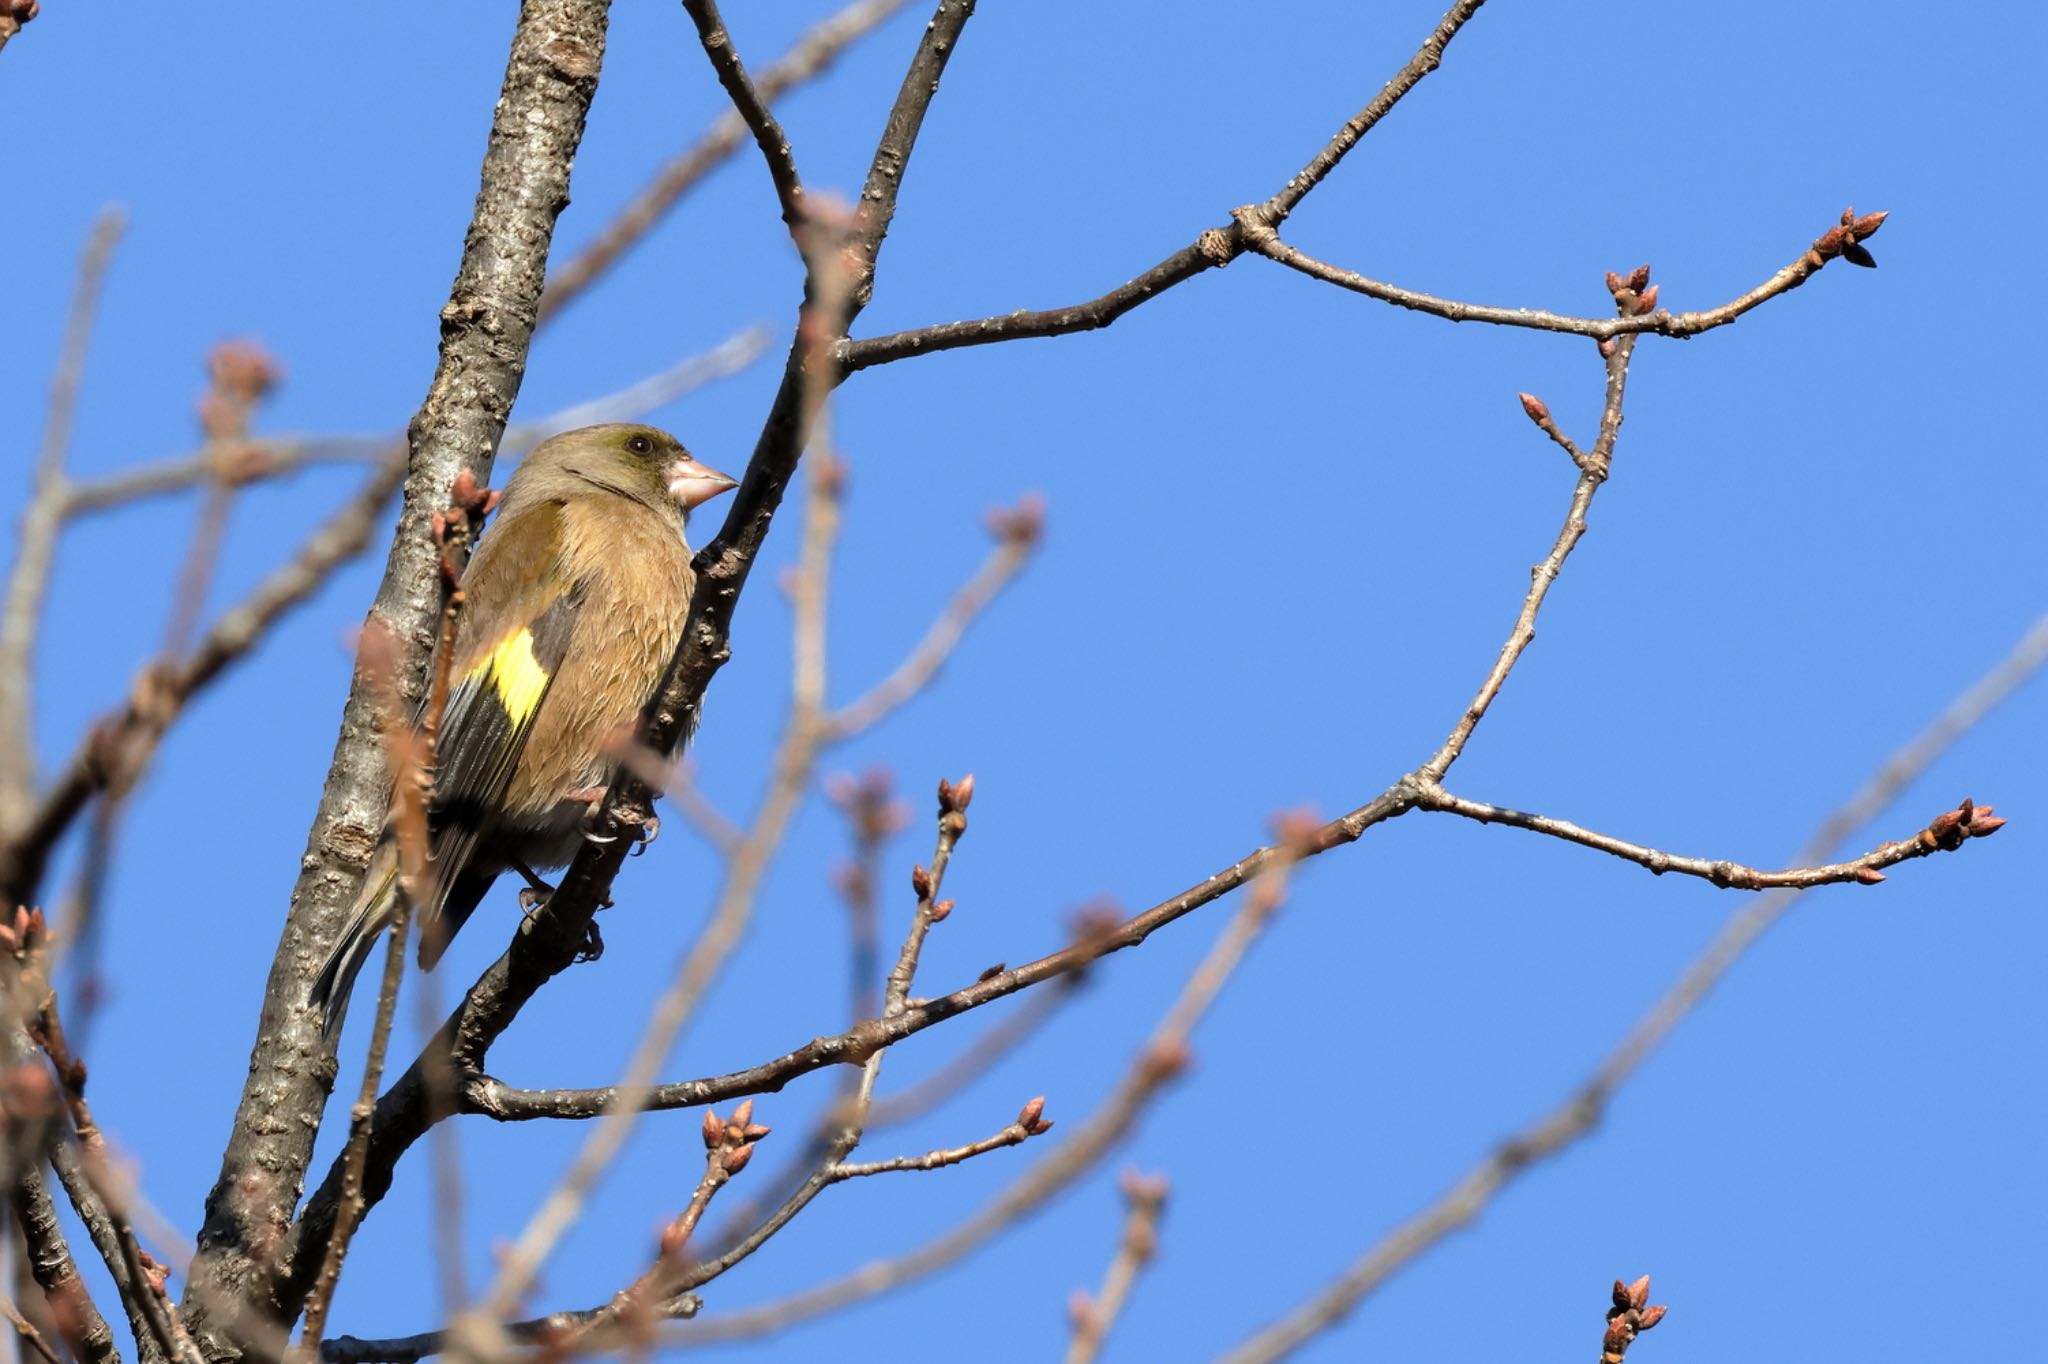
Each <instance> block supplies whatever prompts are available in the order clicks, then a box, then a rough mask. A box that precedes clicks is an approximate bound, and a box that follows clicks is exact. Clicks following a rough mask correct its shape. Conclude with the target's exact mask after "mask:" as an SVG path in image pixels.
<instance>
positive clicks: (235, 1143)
mask: <svg viewBox="0 0 2048 1364" xmlns="http://www.w3.org/2000/svg"><path fill="white" fill-rule="evenodd" d="M607 12H608V5H607V3H606V0H525V3H524V4H523V5H522V6H521V9H520V13H519V17H518V21H517V25H516V27H515V29H514V32H513V35H512V43H511V51H510V55H509V57H508V59H507V63H506V69H505V78H504V82H503V87H502V91H501V94H500V97H499V100H498V103H497V107H496V110H495V112H494V115H493V118H492V125H491V133H490V138H489V142H488V144H487V146H486V149H485V153H484V161H483V169H482V173H481V176H480V184H479V188H478V192H477V201H476V208H475V210H474V212H473V214H472V217H471V220H470V225H469V231H468V234H467V236H466V238H465V241H464V245H463V254H462V261H461V264H460V266H459V267H458V270H457V273H456V278H455V282H454V286H453V288H452V290H451V292H450V296H449V300H448V304H447V306H446V307H445V308H443V309H442V312H441V324H442V332H441V347H440V356H439V361H438V363H437V365H436V368H435V374H434V379H433V382H432V384H431V385H430V386H429V388H428V391H427V394H426V397H425V399H424V401H423V402H422V404H421V406H420V410H419V412H418V413H417V414H416V415H415V417H414V418H413V420H412V423H411V424H410V427H409V438H410V445H411V457H410V460H409V466H410V467H409V471H408V474H407V487H406V494H407V495H406V500H405V510H404V512H403V514H402V516H401V518H400V522H399V527H398V530H397V533H396V534H395V535H394V536H393V538H392V543H391V551H390V554H389V557H388V558H387V560H386V564H385V573H384V580H383V583H382V585H381V586H380V588H379V590H378V594H377V599H376V602H375V603H374V604H373V606H372V607H371V615H372V617H373V618H374V619H378V620H381V621H383V622H384V623H385V624H386V625H387V626H388V627H389V628H390V629H391V630H392V632H393V635H394V637H395V638H396V639H397V640H398V641H399V642H400V644H401V647H402V654H401V657H400V659H399V661H398V666H397V667H396V668H395V676H396V677H397V679H398V684H399V687H400V690H401V692H402V693H403V694H405V695H406V696H407V697H408V698H410V697H414V696H417V695H418V693H419V691H420V688H421V685H422V682H423V680H424V674H425V670H426V660H427V654H428V651H429V648H430V647H431V645H432V642H433V638H434V625H435V621H436V618H437V617H438V615H439V613H440V603H441V598H440V590H439V574H440V555H439V552H438V547H437V546H435V545H434V544H433V543H432V540H431V538H430V536H429V535H428V533H427V531H428V521H429V519H430V518H431V516H432V514H433V513H434V512H435V511H437V510H438V509H440V508H441V507H443V506H445V505H446V504H447V500H448V490H449V487H450V485H451V484H452V483H453V482H454V479H455V476H456V473H457V472H458V471H459V470H461V469H463V468H468V469H469V470H470V471H471V472H472V473H473V474H475V475H476V476H477V478H478V479H479V481H487V480H488V477H489V473H490V467H491V461H492V458H493V453H494V451H495V450H496V447H497V444H498V440H499V438H500V437H501V436H502V435H503V434H504V430H505V423H506V419H507V416H508V415H509V413H510V412H511V409H512V404H513V402H514V400H515V399H516V398H517V396H518V392H519V385H520V380H521V378H522V377H523V374H524V369H525V359H526V354H527V349H528V346H529V344H530V342H531V339H532V335H533V328H534V322H535V317H536V314H537V309H538V305H539V301H540V292H541V285H542V282H543V278H544V276H545V274H546V269H547V255H548V248H549V245H550V244H551V242H552V240H553V236H554V226H555V219H556V216H557V215H558V214H559V213H560V212H561V210H562V208H563V207H564V206H565V205H566V204H567V203H568V198H569V169H570V165H571V162H572V161H573V160H574V157H575V152H576V148H577V145H578V143H579V142H580V141H581V139H582V135H583V125H584V117H585V115H586V114H587V112H588V111H589V107H590V100H591V97H592V95H593V94H594V93H595V91H596V89H597V78H598V71H599V67H600V65H601V63H602V60H603V55H604V37H605V23H606V18H607ZM376 710H377V706H376V698H375V697H374V696H372V695H371V694H370V692H369V690H368V689H367V688H366V687H365V686H364V685H362V682H361V679H358V682H357V684H356V685H355V686H354V687H352V688H351V690H350V695H349V700H348V703H347V706H346V708H345V710H344V713H343V718H342V724H341V728H340V733H339V735H338V738H337V741H336V745H335V753H334V759H333V762H332V765H331V766H330V769H329V773H328V779H327V782H326V784H325V786H324V788H323V790H322V793H321V801H320V809H319V811H318V813H317V814H316V815H315V818H314V821H313V828H312V832H311V834H310V837H309V840H308V846H307V850H306V855H305V858H304V860H303V862H302V864H301V865H302V871H301V873H300V875H299V878H298V882H297V884H296V885H295V887H294V889H293V894H292V901H291V905H292V907H291V911H290V913H289V915H288V916H287V917H286V920H285V926H284V930H283V934H282V937H281V939H280V941H279V944H278V950H277V953H276V956H275V957H274V959H273V962H272V966H271V971H270V976H269V979H268V981H267V982H266V985H265V992H264V997H265V999H266V1001H267V1007H266V1008H265V1009H264V1012H263V1020H262V1026H261V1029H260V1032H259V1035H258V1037H257V1040H256V1043H255V1047H254V1050H253V1052H252V1055H251V1058H250V1067H249V1076H248V1079H247V1081H246V1083H245V1085H244V1087H243V1091H242V1099H241V1103H240V1105H239V1107H238V1109H237V1112H236V1117H235V1126H234V1131H233V1134H232V1136H231V1137H230V1139H229V1142H228V1146H227V1150H226V1152H225V1154H224V1158H223V1160H222V1163H221V1173H220V1178H219V1180H218V1182H217V1183H216V1184H215V1186H214V1189H213V1192H212V1194H211V1195H210V1197H209V1198H208V1200H207V1221H206V1226H205V1229H204V1233H203V1234H202V1236H201V1244H200V1253H199V1255H198V1257H197V1258H196V1259H195V1261H194V1262H193V1269H192V1274H191V1278H190V1281H189V1284H188V1287H187V1292H186V1310H187V1312H188V1314H189V1315H190V1316H191V1318H192V1320H193V1322H194V1326H195V1329H196V1330H197V1331H199V1332H200V1333H201V1335H202V1336H204V1337H205V1338H206V1339H207V1341H208V1349H209V1351H211V1352H214V1353H216V1354H221V1355H230V1354H234V1353H236V1352H237V1345H236V1343H235V1341H234V1340H233V1339H232V1338H231V1335H232V1331H231V1324H230V1323H227V1322H225V1321H221V1320H219V1319H218V1318H217V1314H216V1313H215V1312H213V1311H211V1310H209V1309H210V1308H211V1307H212V1306H213V1305H214V1304H235V1303H250V1304H253V1303H259V1302H270V1301H273V1300H276V1299H275V1297H274V1294H273V1291H272V1289H273V1285H274V1282H275V1279H276V1277H277V1276H278V1275H279V1274H280V1272H281V1271H282V1270H283V1268H284V1266H283V1265H282V1264H281V1263H280V1262H279V1261H278V1260H277V1259H276V1252H277V1251H278V1250H280V1249H282V1247H281V1246H277V1245H276V1244H275V1241H276V1239H277V1238H276V1237H275V1236H274V1234H273V1233H274V1231H275V1229H278V1228H283V1227H286V1226H288V1225H289V1223H290V1218H291V1211H292V1206H293V1204H294V1202H295V1201H296V1194H297V1191H298V1189H299V1187H300V1183H301V1181H302V1179H303V1178H304V1172H305V1168H306V1162H307V1160H308V1159H309V1158H310V1156H311V1155H312V1149H313V1139H314V1136H315V1134H316V1132H317V1127H318V1124H317V1121H316V1120H315V1119H316V1117H317V1115H318V1114H319V1112H320V1111H321V1109H322V1107H323V1105H324V1103H325V1101H326V1098H327V1091H328V1086H329V1085H330V1083H331V1079H330V1075H331V1072H330V1071H329V1070H327V1069H326V1068H324V1067H321V1066H317V1065H309V1064H307V1063H306V1058H308V1057H310V1056H318V1055H320V1054H321V1053H322V1052H323V1051H324V1049H325V1043H324V1041H323V1039H322V1036H321V1023H320V1011H319V1010H318V1009H316V1008H312V1007H310V1006H309V1005H308V1004H307V1003H306V1002H305V1001H306V1000H307V999H308V986H309V984H310V977H311V975H312V973H313V972H314V971H315V970H316V969H317V967H318V964H319V963H320V962H321V961H322V960H323V959H324V958H325V956H326V954H327V950H328V948H329V947H330V946H331V945H332V944H333V942H334V940H335V939H336V938H337V937H338V936H339V934H340V932H341V929H342V923H343V920H344V918H345V917H346V915H347V912H348V909H349V906H350V904H351V903H352V901H353V899H354V896H355V893H356V890H357V888H358V886H359V884H360V882H361V880H362V875H363V869H364V867H365V865H366V864H367V862H368V860H369V856H370V853H371V851H372V849H374V847H375V846H376V841H377V830H378V826H379V825H380V824H381V822H382V819H383V814H384V810H385V806H386V804H387V803H388V798H387V796H386V786H385V780H386V774H385V772H384V770H383V768H384V764H383V761H382V754H381V752H380V750H379V745H378V743H377V741H376V729H377V721H376ZM296 1305H297V1303H296V1302H293V1303H291V1304H290V1305H288V1306H286V1307H285V1309H284V1310H285V1311H286V1313H287V1314H289V1313H290V1312H291V1310H292V1308H293V1307H295V1306H296Z"/></svg>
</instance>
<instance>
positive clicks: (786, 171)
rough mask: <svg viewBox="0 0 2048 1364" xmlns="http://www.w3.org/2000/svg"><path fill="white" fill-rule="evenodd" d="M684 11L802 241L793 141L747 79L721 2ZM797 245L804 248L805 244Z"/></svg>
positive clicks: (687, 4)
mask: <svg viewBox="0 0 2048 1364" xmlns="http://www.w3.org/2000/svg"><path fill="white" fill-rule="evenodd" d="M683 8H684V9H685V10H687V11H689V15H690V19H691V22H693V23H695V24H696V25H697V40H698V41H699V42H701V43H702V44H703V45H704V55H705V56H707V57H709V58H710V59H711V69H712V70H713V71H715V72H717V74H718V83H719V84H720V85H722V86H724V87H725V93H726V96H727V98H729V99H731V100H732V107H733V110H734V112H736V113H737V114H739V116H740V120H741V121H742V122H743V123H745V124H746V125H747V130H748V131H749V132H751V133H753V135H754V145H755V146H757V147H759V148H760V149H761V159H762V160H763V161H765V162H767V163H768V178H769V179H770V180H772V181H774V183H775V198H776V201H777V202H778V203H780V204H781V205H782V221H783V223H784V225H786V226H787V227H788V228H789V231H790V235H791V236H797V235H798V234H799V233H800V232H801V231H802V229H803V225H804V218H805V214H804V184H803V177H802V176H801V175H799V174H798V173H797V168H796V154H795V153H794V152H793V151H791V150H790V145H789V138H788V137H787V136H785V135H784V133H783V131H782V125H781V124H780V123H777V122H776V121H775V115H774V114H772V113H770V112H768V102H767V100H766V99H765V98H763V97H762V94H761V92H760V91H759V90H758V89H756V88H755V86H754V80H753V77H751V76H749V75H748V74H747V68H746V65H745V63H743V62H741V60H740V54H739V49H738V48H736V47H735V46H733V41H732V34H731V33H730V32H728V31H727V30H726V27H725V18H724V16H722V15H720V14H719V12H718V3H717V0H683ZM798 246H799V247H801V246H802V242H801V241H799V242H798Z"/></svg>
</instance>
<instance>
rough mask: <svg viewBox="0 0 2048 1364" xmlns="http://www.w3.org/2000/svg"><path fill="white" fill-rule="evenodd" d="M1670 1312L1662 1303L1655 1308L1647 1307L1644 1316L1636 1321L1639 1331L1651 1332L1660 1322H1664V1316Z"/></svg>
mask: <svg viewBox="0 0 2048 1364" xmlns="http://www.w3.org/2000/svg"><path fill="white" fill-rule="evenodd" d="M1670 1310H1671V1309H1670V1308H1668V1307H1666V1306H1664V1304H1662V1303H1658V1304H1657V1305H1656V1306H1655V1307H1645V1308H1644V1309H1643V1314H1642V1316H1640V1317H1638V1318H1637V1319H1636V1329H1637V1330H1638V1331H1647V1330H1649V1329H1650V1328H1651V1327H1653V1326H1655V1325H1656V1324H1657V1323H1658V1322H1660V1321H1662V1320H1664V1314H1665V1313H1666V1312H1668V1311H1670Z"/></svg>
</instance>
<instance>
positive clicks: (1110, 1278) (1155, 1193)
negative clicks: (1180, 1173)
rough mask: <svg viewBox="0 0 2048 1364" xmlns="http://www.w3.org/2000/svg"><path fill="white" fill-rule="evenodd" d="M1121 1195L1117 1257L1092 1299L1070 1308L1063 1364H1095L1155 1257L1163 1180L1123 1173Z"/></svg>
mask: <svg viewBox="0 0 2048 1364" xmlns="http://www.w3.org/2000/svg"><path fill="white" fill-rule="evenodd" d="M1118 1182H1119V1184H1120V1186H1121V1187H1122V1189H1123V1195H1124V1205H1125V1211H1124V1230H1123V1236H1122V1237H1121V1238H1120V1239H1119V1241H1118V1242H1117V1248H1116V1256H1115V1258H1113V1259H1112V1260H1111V1261H1110V1262H1109V1269H1108V1271H1107V1272H1106V1273H1104V1275H1103V1276H1102V1288H1101V1290H1100V1291H1099V1292H1097V1293H1096V1294H1095V1296H1094V1297H1092V1298H1091V1297H1089V1296H1088V1294H1086V1293H1076V1294H1075V1295H1074V1301H1073V1304H1072V1314H1073V1318H1074V1339H1073V1342H1072V1343H1071V1344H1070V1345H1068V1347H1067V1364H1094V1361H1095V1360H1096V1359H1097V1358H1098V1357H1099V1356H1100V1355H1101V1354H1102V1343H1103V1342H1104V1341H1105V1340H1107V1339H1108V1338H1109V1328H1110V1327H1111V1326H1113V1325H1115V1324H1116V1319H1117V1317H1118V1316H1120V1315H1121V1314H1122V1313H1123V1310H1124V1303H1125V1302H1127V1301H1128V1300H1129V1299H1130V1296H1131V1288H1132V1286H1133V1285H1134V1284H1136V1283H1137V1281H1138V1275H1139V1274H1140V1273H1141V1272H1143V1270H1144V1268H1145V1266H1146V1265H1148V1264H1150V1263H1151V1262H1152V1257H1153V1256H1154V1255H1156V1254H1158V1253H1159V1217H1160V1214H1161V1213H1162V1212H1163V1211H1164V1210H1165V1207H1166V1192H1167V1185H1166V1180H1165V1179H1164V1178H1162V1177H1160V1176H1157V1175H1154V1176H1151V1177H1150V1178H1147V1177H1145V1176H1143V1175H1140V1174H1138V1173H1136V1172H1135V1171H1128V1170H1127V1171H1125V1172H1124V1175H1123V1178H1122V1179H1121V1180H1119V1181H1118Z"/></svg>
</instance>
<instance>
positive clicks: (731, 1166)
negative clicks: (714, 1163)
mask: <svg viewBox="0 0 2048 1364" xmlns="http://www.w3.org/2000/svg"><path fill="white" fill-rule="evenodd" d="M753 1158H754V1143H752V1142H751V1141H750V1142H748V1143H746V1144H745V1145H744V1146H735V1147H733V1148H732V1150H730V1151H727V1152H726V1153H725V1159H724V1160H721V1161H720V1162H719V1165H720V1166H721V1167H722V1168H723V1169H724V1170H725V1172H726V1173H727V1174H729V1175H736V1174H738V1173H739V1172H740V1171H742V1170H744V1169H746V1168H747V1162H748V1161H750V1160H752V1159H753Z"/></svg>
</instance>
